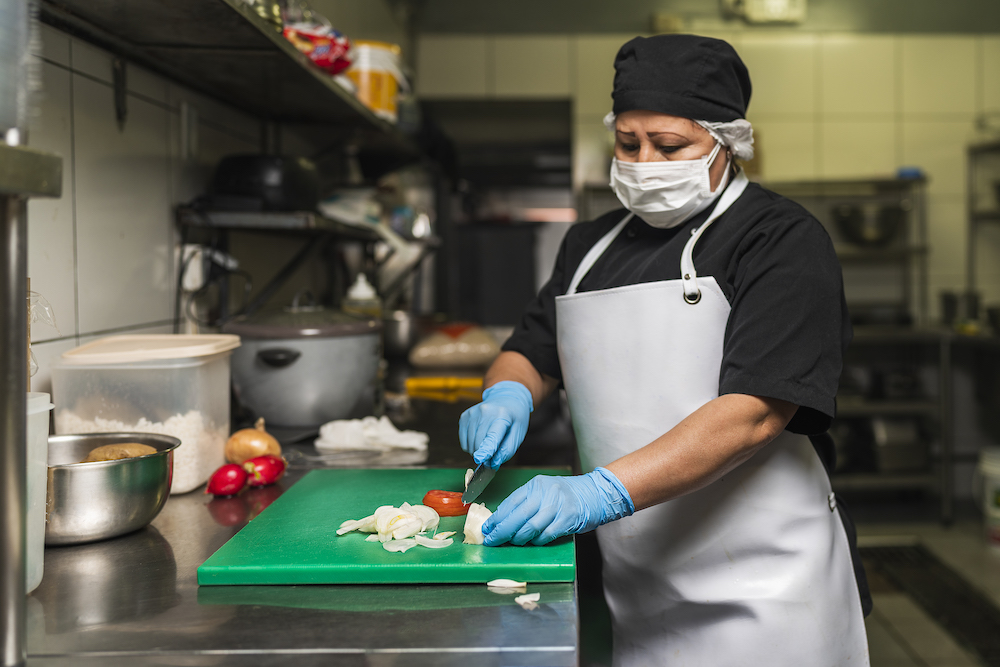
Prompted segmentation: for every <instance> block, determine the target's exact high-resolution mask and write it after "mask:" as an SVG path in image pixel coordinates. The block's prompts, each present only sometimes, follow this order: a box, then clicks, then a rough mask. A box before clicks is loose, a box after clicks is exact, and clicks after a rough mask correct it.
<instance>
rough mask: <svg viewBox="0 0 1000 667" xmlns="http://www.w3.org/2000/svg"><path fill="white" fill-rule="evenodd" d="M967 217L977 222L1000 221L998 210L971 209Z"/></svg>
mask: <svg viewBox="0 0 1000 667" xmlns="http://www.w3.org/2000/svg"><path fill="white" fill-rule="evenodd" d="M969 217H970V218H972V219H973V220H975V221H977V222H1000V211H973V212H972V213H970V214H969Z"/></svg>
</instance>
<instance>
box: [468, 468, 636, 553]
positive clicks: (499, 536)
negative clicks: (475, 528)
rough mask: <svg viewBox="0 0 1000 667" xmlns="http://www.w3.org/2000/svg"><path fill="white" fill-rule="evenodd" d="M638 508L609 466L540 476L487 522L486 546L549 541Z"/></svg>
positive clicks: (539, 543) (484, 537)
mask: <svg viewBox="0 0 1000 667" xmlns="http://www.w3.org/2000/svg"><path fill="white" fill-rule="evenodd" d="M634 511H635V506H634V505H633V504H632V499H631V498H630V497H629V494H628V491H626V490H625V487H624V486H623V485H622V483H621V482H620V481H619V480H618V478H617V477H615V475H614V473H612V472H611V471H610V470H606V469H605V468H597V469H595V470H594V471H593V472H590V473H587V474H586V475H576V476H573V477H549V476H546V475H538V476H537V477H534V478H533V479H532V480H531V481H529V482H528V483H527V484H525V485H524V486H522V487H520V488H519V489H517V490H515V491H514V493H512V494H510V496H508V497H507V499H506V500H504V501H503V502H502V503H500V507H498V508H497V511H496V512H494V513H493V516H491V517H490V518H488V519H487V520H486V522H485V523H484V524H483V544H485V545H486V546H497V545H500V544H503V543H504V542H510V543H512V544H518V545H523V544H527V543H528V542H531V543H532V544H538V545H541V544H548V543H549V542H551V541H552V540H555V539H557V538H559V537H562V536H564V535H570V534H572V533H585V532H587V531H590V530H594V529H595V528H597V527H598V526H600V525H603V524H605V523H608V522H609V521H614V520H615V519H620V518H622V517H624V516H629V515H630V514H632V513H633V512H634Z"/></svg>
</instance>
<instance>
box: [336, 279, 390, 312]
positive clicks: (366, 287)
mask: <svg viewBox="0 0 1000 667" xmlns="http://www.w3.org/2000/svg"><path fill="white" fill-rule="evenodd" d="M340 308H341V310H343V311H344V312H345V313H348V314H349V315H355V316H357V317H365V318H369V317H373V318H376V319H378V318H380V317H382V299H380V298H379V297H378V292H376V291H375V288H374V287H372V284H371V283H370V282H368V277H367V276H365V274H364V273H359V274H358V277H357V278H356V279H355V280H354V284H353V285H351V286H350V287H349V288H348V289H347V294H346V295H345V296H344V300H343V301H342V302H341V304H340Z"/></svg>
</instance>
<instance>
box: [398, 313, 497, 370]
mask: <svg viewBox="0 0 1000 667" xmlns="http://www.w3.org/2000/svg"><path fill="white" fill-rule="evenodd" d="M499 354H500V345H498V344H497V341H496V339H495V338H494V337H493V336H492V335H490V333H489V332H488V331H486V330H485V329H483V328H482V327H479V326H476V325H473V324H462V323H455V324H449V325H446V326H442V327H439V328H438V329H437V331H435V332H434V333H432V334H430V335H429V336H427V337H426V338H424V339H423V340H421V341H420V342H419V343H417V345H416V346H415V347H414V348H413V349H412V350H410V357H409V359H410V363H411V364H413V365H414V366H416V367H418V368H480V367H484V366H488V365H489V364H491V363H492V362H493V360H494V359H496V358H497V356H498V355H499Z"/></svg>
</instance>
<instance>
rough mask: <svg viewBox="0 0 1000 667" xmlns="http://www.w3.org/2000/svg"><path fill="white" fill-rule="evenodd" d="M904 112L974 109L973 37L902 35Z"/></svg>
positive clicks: (974, 64)
mask: <svg viewBox="0 0 1000 667" xmlns="http://www.w3.org/2000/svg"><path fill="white" fill-rule="evenodd" d="M899 40H900V44H901V45H902V62H901V63H900V65H901V70H902V88H903V90H902V94H903V99H902V105H903V108H902V110H903V113H906V114H911V113H918V114H924V113H938V114H940V113H949V114H972V113H975V106H976V105H975V98H976V95H975V73H976V42H975V38H974V37H938V36H921V37H911V36H908V35H907V36H902V37H900V38H899Z"/></svg>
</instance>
